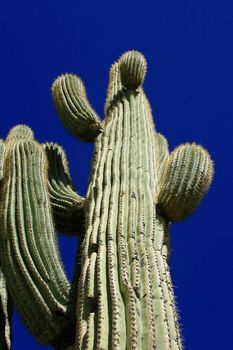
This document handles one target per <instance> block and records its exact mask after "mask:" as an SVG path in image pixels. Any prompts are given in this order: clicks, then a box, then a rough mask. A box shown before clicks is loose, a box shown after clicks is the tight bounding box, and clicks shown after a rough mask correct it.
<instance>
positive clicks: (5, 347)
mask: <svg viewBox="0 0 233 350" xmlns="http://www.w3.org/2000/svg"><path fill="white" fill-rule="evenodd" d="M12 311H13V305H12V300H11V297H10V295H9V292H8V289H7V285H6V279H5V275H4V273H3V270H2V267H1V262H0V349H2V350H10V349H11V318H12Z"/></svg>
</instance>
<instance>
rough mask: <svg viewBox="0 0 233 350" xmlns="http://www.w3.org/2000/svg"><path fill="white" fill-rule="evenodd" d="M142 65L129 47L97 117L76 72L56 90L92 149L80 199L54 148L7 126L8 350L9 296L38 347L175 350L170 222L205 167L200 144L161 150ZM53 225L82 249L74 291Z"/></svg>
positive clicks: (4, 249)
mask: <svg viewBox="0 0 233 350" xmlns="http://www.w3.org/2000/svg"><path fill="white" fill-rule="evenodd" d="M146 67H147V64H146V60H145V58H144V56H143V55H142V54H140V53H139V52H137V51H129V52H126V53H125V54H124V55H123V56H121V57H120V59H119V60H118V61H117V62H116V63H115V64H114V65H113V66H112V67H111V71H110V82H109V88H108V93H107V99H106V104H105V120H103V121H101V120H100V118H99V117H98V115H97V114H96V113H95V112H94V110H93V108H92V107H91V105H90V103H89V102H88V100H87V96H86V92H85V88H84V85H83V83H82V81H81V80H80V78H78V77H77V76H76V75H72V74H65V75H62V76H60V77H58V78H57V79H56V80H55V82H54V84H53V86H52V94H53V99H54V103H55V107H56V110H57V112H58V115H59V117H60V119H61V121H62V123H63V124H64V126H65V128H67V129H68V131H69V132H70V133H71V134H72V135H73V136H75V137H77V138H79V139H81V140H84V141H88V142H90V141H95V151H94V156H93V162H92V169H91V176H90V181H89V187H88V192H87V195H86V198H82V197H80V196H79V195H78V194H77V192H76V190H75V187H74V185H73V183H72V180H71V178H70V175H69V170H68V165H67V161H66V156H65V153H64V151H63V149H62V148H61V147H60V146H59V145H57V144H54V143H46V144H44V145H40V144H38V143H37V142H36V141H35V140H34V137H33V133H32V131H31V130H30V129H29V128H28V127H26V126H16V127H15V128H13V129H12V130H11V132H10V134H9V135H8V137H7V139H6V141H5V143H2V144H1V145H2V146H1V145H0V146H1V147H2V153H1V154H2V155H1V157H2V158H1V163H0V172H1V174H2V175H1V178H2V181H1V207H0V209H1V250H0V257H1V264H2V272H1V270H0V283H2V282H1V281H5V280H6V283H5V284H4V286H7V288H6V287H4V288H3V289H0V302H1V303H0V307H1V309H0V314H1V312H2V314H3V315H4V317H3V319H4V322H5V323H4V324H7V327H5V328H6V329H7V331H6V332H4V329H5V328H4V325H2V324H1V327H2V329H1V332H0V335H1V342H0V344H7V345H4V346H6V348H7V349H9V348H10V335H9V334H10V332H9V322H10V321H9V320H10V311H9V312H8V311H7V310H8V309H7V300H8V299H7V298H6V297H5V295H8V294H9V295H10V298H12V300H13V302H14V303H15V305H16V307H17V308H18V310H19V312H20V313H21V316H22V318H23V320H24V321H25V323H26V325H27V327H28V328H29V330H30V331H31V332H32V333H33V334H34V335H35V337H36V338H37V340H38V341H40V342H42V343H45V344H52V345H53V346H54V347H55V348H57V349H64V348H68V347H70V348H72V349H76V350H84V349H85V350H90V349H93V350H94V349H99V350H103V349H119V350H121V349H122V350H123V349H131V350H133V349H134V350H140V349H148V350H149V349H158V350H166V349H172V350H173V349H174V350H175V349H182V340H181V336H180V331H179V325H178V317H177V312H176V306H175V301H174V293H173V288H172V282H171V277H170V273H169V223H170V222H174V221H178V220H182V219H184V218H185V217H186V216H187V215H189V214H190V213H192V212H193V210H194V209H195V208H196V207H197V205H198V204H199V202H200V200H201V199H202V197H203V196H204V194H205V193H206V191H207V190H208V188H209V186H210V183H211V180H212V175H213V164H212V161H211V159H210V156H209V154H208V152H207V151H206V150H205V149H203V148H202V147H201V146H199V145H196V144H184V145H180V146H178V147H177V148H176V149H175V150H174V151H173V152H171V153H169V150H168V144H167V141H166V139H165V138H164V136H163V135H161V134H160V133H158V132H157V131H156V130H155V127H154V123H153V118H152V112H151V109H150V105H149V102H148V100H147V98H146V96H145V94H144V92H143V88H142V84H143V80H144V78H145V74H146ZM1 164H2V165H1ZM3 165H4V167H3ZM3 168H4V171H3ZM54 229H57V230H61V231H66V233H68V234H76V233H77V234H79V235H80V238H81V241H82V243H81V244H80V246H79V250H78V252H77V258H76V262H75V264H76V266H75V273H74V277H73V281H72V284H71V285H69V283H68V281H67V279H66V277H65V275H64V272H63V269H62V264H61V261H60V258H59V252H58V249H57V244H56V238H55V232H54ZM0 269H1V266H0ZM3 278H4V279H3ZM0 285H1V284H0ZM4 293H5V294H4ZM2 301H3V302H2ZM1 310H2V311H1ZM3 348H4V347H3Z"/></svg>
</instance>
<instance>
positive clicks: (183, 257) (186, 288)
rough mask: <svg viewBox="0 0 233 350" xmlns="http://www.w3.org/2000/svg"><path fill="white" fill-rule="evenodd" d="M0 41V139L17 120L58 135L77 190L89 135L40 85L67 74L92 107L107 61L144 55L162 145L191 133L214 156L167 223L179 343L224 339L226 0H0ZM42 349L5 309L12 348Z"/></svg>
mask: <svg viewBox="0 0 233 350" xmlns="http://www.w3.org/2000/svg"><path fill="white" fill-rule="evenodd" d="M0 45H1V54H0V61H1V66H0V67H1V83H0V89H1V94H0V96H1V103H0V137H1V138H4V137H5V136H6V134H7V133H8V131H9V129H10V128H11V127H12V126H13V125H15V124H19V123H24V124H28V125H29V126H31V127H32V129H33V130H34V133H35V137H36V138H37V140H38V141H39V142H45V141H55V142H58V143H60V144H61V145H62V146H63V147H64V148H65V150H66V152H67V156H68V159H69V164H70V169H71V173H72V177H73V179H74V182H75V184H76V185H77V188H78V189H79V193H81V194H82V195H85V193H86V189H87V181H88V175H89V168H90V159H91V156H92V150H93V148H92V147H93V145H91V144H83V143H81V142H79V141H76V140H75V139H74V138H72V136H70V135H69V134H68V133H67V132H66V131H65V130H64V129H63V128H62V126H61V124H60V122H59V120H58V118H57V116H56V113H55V111H54V107H53V104H52V98H51V90H50V86H51V84H52V82H53V80H54V79H55V78H56V77H57V76H58V75H59V74H61V73H65V72H72V73H77V74H78V75H80V76H81V78H82V79H83V81H84V82H85V85H86V88H87V93H88V96H89V99H90V101H91V103H92V105H93V106H94V108H95V109H96V110H97V112H98V113H99V115H101V116H102V117H103V106H104V100H105V94H106V89H107V83H108V72H109V68H110V66H111V64H112V63H113V62H114V61H115V60H116V59H118V57H119V56H120V55H121V54H122V53H123V52H124V51H126V50H129V49H136V50H140V51H141V52H143V53H144V55H145V56H146V58H147V61H148V73H147V77H146V81H145V84H144V87H145V91H146V93H147V95H148V97H149V99H150V102H151V105H152V109H153V115H154V117H155V122H156V126H157V130H158V131H160V132H162V133H163V134H164V135H165V136H166V137H167V138H168V142H169V145H170V149H171V150H172V149H173V148H174V147H175V146H176V145H178V144H179V143H182V142H187V141H190V142H192V141H196V142H197V143H200V144H202V145H203V146H204V147H205V148H207V149H208V150H209V152H210V154H211V156H212V158H213V160H214V163H215V178H214V182H213V184H212V187H211V189H210V191H209V193H208V195H207V197H206V198H205V199H204V201H203V203H202V204H201V205H200V207H199V208H198V210H197V211H196V213H195V214H194V215H193V216H191V217H190V218H188V219H187V220H186V221H185V222H183V223H180V224H174V225H173V226H172V229H171V245H172V255H171V273H172V278H173V282H174V285H175V294H176V297H177V304H178V307H179V310H180V311H179V314H180V318H181V320H180V323H181V329H182V334H183V338H184V344H185V349H187V350H197V349H198V350H206V349H207V350H208V349H211V350H212V349H221V350H225V349H226V350H227V349H231V348H232V314H233V305H232V293H233V278H232V274H233V272H232V270H233V269H232V265H233V264H232V246H233V230H232V225H231V222H230V218H231V217H232V215H233V206H232V198H233V190H232V187H233V186H232V176H233V175H232V169H233V167H232V162H233V156H232V147H233V145H232V139H233V122H232V118H233V103H232V95H233V74H232V73H233V68H232V67H233V3H232V0H221V1H216V0H212V1H211V0H204V1H203V0H178V1H174V0H148V1H146V0H144V1H142V0H141V1H137V0H133V1H132V0H128V1H126V0H125V1H124V0H118V1H109V0H108V1H107V0H105V1H102V0H99V1H92V2H91V1H87V2H85V1H78V0H75V1H69V0H67V1H59V0H56V1H54V0H47V1H28V0H26V1H14V0H12V1H9V0H8V1H6V0H3V1H2V2H1V13H0ZM60 246H61V254H62V257H63V260H64V263H65V266H66V271H67V274H68V276H69V278H71V276H72V271H73V265H74V255H75V250H76V247H75V246H76V239H75V238H67V237H61V239H60ZM43 348H44V349H47V347H42V346H39V345H38V344H36V343H35V341H34V339H33V338H32V337H31V336H30V335H29V334H28V331H27V330H26V329H25V328H24V326H23V325H22V324H21V322H20V320H19V317H18V316H17V315H15V316H14V319H13V347H12V349H13V350H18V349H43ZM48 348H49V347H48Z"/></svg>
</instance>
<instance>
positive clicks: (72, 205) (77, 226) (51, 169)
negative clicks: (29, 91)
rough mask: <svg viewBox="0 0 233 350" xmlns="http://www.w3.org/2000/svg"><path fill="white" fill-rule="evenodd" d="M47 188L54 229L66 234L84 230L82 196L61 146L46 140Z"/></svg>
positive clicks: (44, 147)
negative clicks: (73, 180) (76, 188)
mask: <svg viewBox="0 0 233 350" xmlns="http://www.w3.org/2000/svg"><path fill="white" fill-rule="evenodd" d="M43 149H44V151H45V153H46V155H47V159H48V190H49V195H50V201H51V204H52V209H53V218H54V221H55V225H56V229H57V230H58V231H59V232H63V233H67V234H74V233H78V234H83V232H84V198H83V197H81V196H79V195H78V193H77V192H76V190H75V186H74V184H73V183H72V180H71V177H70V174H69V168H68V163H67V159H66V155H65V152H64V150H63V149H62V147H61V146H59V145H58V144H56V143H53V142H47V143H46V144H44V145H43Z"/></svg>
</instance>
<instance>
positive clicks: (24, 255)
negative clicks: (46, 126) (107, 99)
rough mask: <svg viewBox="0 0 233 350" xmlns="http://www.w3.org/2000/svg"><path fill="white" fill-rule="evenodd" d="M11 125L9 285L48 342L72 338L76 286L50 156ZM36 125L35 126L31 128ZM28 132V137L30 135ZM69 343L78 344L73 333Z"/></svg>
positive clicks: (6, 192) (4, 196)
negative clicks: (65, 256)
mask: <svg viewBox="0 0 233 350" xmlns="http://www.w3.org/2000/svg"><path fill="white" fill-rule="evenodd" d="M19 129H20V131H21V132H20V133H19V134H18V130H19ZM28 129H29V128H27V127H26V126H24V131H25V132H24V133H23V132H22V127H21V126H16V127H15V128H13V129H12V130H11V135H13V134H14V138H12V137H10V138H8V139H7V142H6V159H5V168H4V178H3V181H2V184H1V203H0V212H1V230H2V233H1V237H0V238H1V246H2V252H1V261H2V266H3V271H4V274H5V277H6V281H7V286H8V288H9V291H10V294H11V296H12V298H13V301H14V303H15V305H16V307H17V309H18V311H19V313H20V314H21V317H22V319H23V320H24V322H25V324H26V326H27V327H28V328H29V330H30V331H31V333H32V334H33V335H34V336H35V337H36V339H37V341H39V342H40V343H43V344H53V345H54V344H56V343H57V342H58V343H60V344H63V343H64V342H66V341H67V337H66V332H68V328H69V324H68V322H67V318H66V307H67V303H68V295H69V290H70V285H69V282H68V281H67V278H66V276H65V273H64V271H63V267H62V263H61V260H60V256H59V253H58V248H57V242H56V236H55V232H54V227H53V222H52V213H51V207H50V200H49V194H48V191H47V159H46V156H45V154H44V151H43V149H42V147H41V146H40V145H39V144H38V143H37V142H35V141H34V140H33V137H32V136H31V138H28V137H27V135H28ZM29 130H30V129H29ZM24 136H25V137H24ZM69 341H71V342H69V343H68V344H65V345H69V344H72V339H71V340H69Z"/></svg>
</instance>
